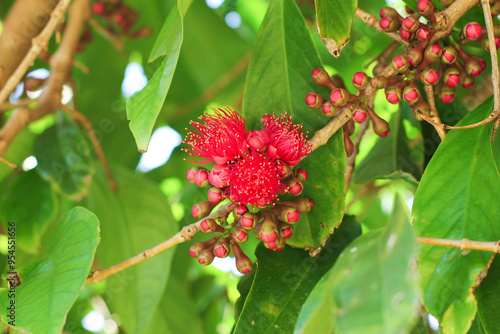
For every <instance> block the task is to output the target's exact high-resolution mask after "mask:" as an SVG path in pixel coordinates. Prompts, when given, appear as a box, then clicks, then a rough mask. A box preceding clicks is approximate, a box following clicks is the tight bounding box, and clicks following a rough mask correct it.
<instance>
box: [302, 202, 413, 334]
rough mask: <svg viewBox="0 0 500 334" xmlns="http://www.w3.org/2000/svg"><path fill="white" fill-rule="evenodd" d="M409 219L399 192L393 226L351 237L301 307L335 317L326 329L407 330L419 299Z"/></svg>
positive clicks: (387, 332) (327, 318) (329, 318)
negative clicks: (352, 238) (352, 239)
mask: <svg viewBox="0 0 500 334" xmlns="http://www.w3.org/2000/svg"><path fill="white" fill-rule="evenodd" d="M410 221H411V219H410V213H409V211H408V209H407V208H406V205H405V204H404V202H403V200H402V198H401V197H400V196H396V198H395V201H394V209H393V213H392V215H391V218H390V222H389V224H388V226H387V227H386V228H384V229H381V230H380V229H379V230H374V231H371V232H368V233H365V234H363V235H362V236H360V237H359V238H358V239H356V240H355V241H354V242H352V243H351V244H350V245H349V246H348V247H347V248H346V249H345V250H344V251H343V252H342V254H341V255H340V257H339V259H338V261H337V263H336V264H335V266H334V267H333V268H332V269H331V270H330V272H329V273H328V274H327V275H325V276H324V277H323V278H322V280H321V281H320V284H318V285H317V287H316V288H315V291H313V293H312V294H311V300H308V301H307V302H306V304H305V305H304V307H303V310H302V312H304V313H306V314H307V313H308V314H311V315H312V316H315V315H316V316H318V315H322V316H324V319H325V320H324V321H329V322H330V325H329V326H328V327H325V328H332V327H335V329H336V331H338V333H363V334H370V333H373V334H379V333H385V334H390V333H401V332H404V329H408V326H409V324H410V321H409V320H411V318H412V317H413V315H414V313H415V311H416V310H417V304H418V299H417V294H416V277H415V275H414V273H413V272H412V271H411V269H410V266H411V261H412V259H413V256H414V251H415V234H414V232H413V228H412V227H411V225H410ZM302 317H303V315H302V314H301V318H302ZM298 332H300V333H306V332H305V331H303V332H301V331H298ZM321 333H328V332H321ZM318 334H319V333H318Z"/></svg>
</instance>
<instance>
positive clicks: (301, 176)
mask: <svg viewBox="0 0 500 334" xmlns="http://www.w3.org/2000/svg"><path fill="white" fill-rule="evenodd" d="M295 177H296V178H297V180H299V181H300V182H302V183H304V182H306V181H307V178H308V177H309V175H308V174H307V171H306V170H305V169H304V168H299V169H297V170H296V171H295Z"/></svg>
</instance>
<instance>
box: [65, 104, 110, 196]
mask: <svg viewBox="0 0 500 334" xmlns="http://www.w3.org/2000/svg"><path fill="white" fill-rule="evenodd" d="M61 109H63V110H64V111H66V112H67V113H69V114H70V115H71V117H73V119H74V120H75V121H77V122H78V123H80V124H82V126H83V127H84V128H85V130H87V133H88V135H89V137H90V141H91V142H92V145H93V146H94V149H95V153H96V155H97V158H98V159H99V161H101V163H102V166H103V167H104V170H105V171H106V176H107V177H108V183H109V187H110V188H111V190H113V191H117V190H118V186H117V185H116V181H115V178H114V176H113V172H112V171H111V168H110V167H109V164H108V161H107V160H106V156H105V155H104V151H103V150H102V147H101V144H100V143H99V139H97V136H96V134H95V131H94V128H93V127H92V123H90V121H89V119H88V118H87V117H85V116H84V115H82V114H80V113H79V112H78V111H76V110H75V109H73V108H70V107H68V106H67V105H65V104H61Z"/></svg>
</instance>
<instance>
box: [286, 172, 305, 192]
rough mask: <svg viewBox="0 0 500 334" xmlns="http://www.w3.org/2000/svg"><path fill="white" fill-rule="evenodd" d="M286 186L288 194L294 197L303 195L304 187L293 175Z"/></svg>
mask: <svg viewBox="0 0 500 334" xmlns="http://www.w3.org/2000/svg"><path fill="white" fill-rule="evenodd" d="M285 184H286V185H287V186H288V192H289V193H290V194H291V195H293V196H298V195H300V194H301V193H302V190H303V187H302V183H301V182H300V181H299V180H297V179H296V178H295V177H294V176H293V175H292V176H290V177H289V178H288V179H287V180H286V181H285Z"/></svg>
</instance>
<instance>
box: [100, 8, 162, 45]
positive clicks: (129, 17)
mask: <svg viewBox="0 0 500 334" xmlns="http://www.w3.org/2000/svg"><path fill="white" fill-rule="evenodd" d="M92 12H93V13H94V14H95V15H98V16H99V17H101V18H102V19H103V20H104V22H106V29H107V30H108V32H109V33H110V34H112V35H114V36H127V37H128V38H141V37H148V36H150V35H151V34H152V32H153V31H152V29H151V27H147V26H144V27H140V28H138V29H137V30H135V31H132V28H133V27H134V25H135V24H136V23H137V21H138V20H139V13H138V12H137V11H135V10H134V9H132V8H131V7H129V6H127V5H126V4H125V3H124V2H123V0H104V1H96V2H94V4H93V5H92Z"/></svg>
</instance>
